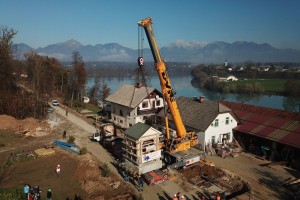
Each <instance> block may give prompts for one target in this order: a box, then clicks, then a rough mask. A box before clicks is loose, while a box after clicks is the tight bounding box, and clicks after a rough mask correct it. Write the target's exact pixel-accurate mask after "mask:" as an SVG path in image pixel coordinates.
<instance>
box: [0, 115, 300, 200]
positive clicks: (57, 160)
mask: <svg viewBox="0 0 300 200" xmlns="http://www.w3.org/2000/svg"><path fill="white" fill-rule="evenodd" d="M52 117H53V119H52V122H51V123H50V124H48V123H45V121H38V120H34V119H27V120H21V121H19V120H16V119H14V118H12V117H10V116H0V144H4V145H0V188H6V187H7V188H11V187H14V188H16V187H19V188H22V187H23V185H24V184H25V183H27V184H30V185H31V186H37V185H39V186H40V188H41V190H42V191H43V192H42V199H45V195H46V191H47V189H48V188H51V189H52V191H53V195H54V199H59V200H64V199H66V198H67V197H69V198H70V199H74V196H75V194H76V195H77V196H80V197H81V198H82V199H86V200H93V199H96V200H97V199H99V200H100V199H117V198H116V197H115V195H122V194H124V193H132V194H133V193H134V192H136V190H135V189H133V188H132V187H131V186H132V185H130V184H124V182H122V180H120V179H121V178H120V176H119V175H114V174H113V175H111V176H110V177H102V176H101V169H102V168H103V164H102V163H100V162H99V161H98V160H101V159H102V161H103V159H105V160H108V158H107V157H105V155H104V154H101V156H103V158H102V157H101V159H99V158H98V159H96V158H95V157H93V156H92V155H91V154H87V155H83V156H78V155H76V154H73V153H69V152H67V151H65V150H62V149H60V148H58V147H56V148H55V154H54V155H51V156H47V157H38V158H36V159H34V160H29V161H26V162H21V163H19V164H14V165H12V166H6V165H5V163H6V161H7V159H8V158H9V156H10V155H11V153H13V154H15V153H18V152H20V151H21V152H22V151H25V152H31V151H33V150H35V149H38V148H42V147H45V146H49V144H51V142H52V141H53V139H62V132H63V130H64V129H65V130H68V135H69V134H75V133H83V132H84V130H83V129H81V128H79V127H78V126H77V125H76V123H74V122H73V123H72V122H68V121H67V120H65V119H64V118H62V117H60V116H55V117H54V116H52ZM70 117H73V116H68V118H69V120H70ZM58 118H60V119H59V120H58ZM56 119H57V120H56ZM77 124H78V123H77ZM91 131H92V130H91ZM91 131H88V132H91ZM3 133H6V135H7V134H12V135H14V136H13V137H3ZM80 137H84V138H85V140H83V139H80ZM76 138H77V140H76V141H77V142H78V143H79V144H81V146H85V145H87V140H88V139H87V136H86V135H83V134H82V135H81V134H76ZM76 141H75V142H76ZM78 143H77V144H78ZM89 145H90V146H92V147H93V146H95V147H97V148H95V151H94V152H93V155H96V154H98V155H96V156H98V157H99V153H97V152H98V151H99V145H98V144H94V143H91V144H89ZM92 149H93V148H90V150H92ZM207 159H208V160H209V161H212V162H213V163H214V164H215V165H216V167H217V168H208V167H207V166H205V167H203V165H201V164H200V165H198V166H195V167H192V168H188V169H187V170H183V171H182V173H183V175H184V176H185V177H186V178H185V179H186V180H187V181H189V182H190V185H191V186H190V187H191V188H192V189H193V190H196V191H201V190H202V189H205V188H206V187H209V186H211V184H210V183H208V182H205V183H204V182H201V179H197V177H199V175H201V174H202V175H207V176H208V177H209V178H216V179H218V181H219V182H218V184H219V185H221V187H224V188H226V185H231V186H232V185H234V186H235V187H233V188H232V189H231V188H229V189H231V190H229V189H228V191H230V192H234V191H236V190H238V189H239V188H240V187H241V185H240V183H241V179H243V181H245V182H247V183H249V184H250V186H251V194H253V195H252V197H253V198H254V199H289V198H288V195H287V193H288V191H287V190H285V188H284V187H283V186H282V181H283V180H285V179H287V178H289V177H293V176H298V177H299V172H298V174H296V172H295V171H292V170H290V169H288V168H285V167H282V166H272V168H269V167H266V166H263V164H265V163H266V162H265V161H262V160H259V159H256V158H254V157H251V156H249V155H248V154H244V153H242V154H239V156H238V157H235V158H226V159H222V158H221V157H218V156H207ZM57 164H60V165H61V170H62V171H61V176H60V177H59V178H57V177H56V174H55V172H54V170H55V166H56V165H57ZM218 168H221V169H222V170H220V169H218ZM115 171H116V170H115ZM225 173H227V174H233V175H238V176H239V177H241V178H240V179H239V178H238V180H236V182H235V183H236V184H235V183H234V182H233V183H230V184H229V179H228V178H227V176H224V174H225ZM196 175H197V176H196ZM119 180H120V185H119V187H118V188H113V187H112V186H113V185H118V182H119ZM179 180H180V178H179V177H177V179H175V181H168V182H167V183H165V184H162V185H161V186H153V187H147V186H145V191H144V193H143V195H144V197H146V198H145V199H147V200H148V199H157V198H154V197H153V195H152V196H151V194H153V193H154V194H157V196H158V199H161V200H163V199H165V200H167V199H170V198H171V197H172V195H173V194H174V193H173V192H174V191H182V190H183V188H184V185H181V184H180V183H179V184H177V181H179ZM183 183H185V181H183ZM178 186H179V187H178ZM185 186H187V184H185ZM194 186H197V187H196V188H195V187H194ZM187 188H188V187H187ZM166 191H172V192H171V193H170V192H167V193H166ZM184 193H185V194H191V193H192V191H191V190H190V189H188V190H184ZM162 194H163V195H162ZM170 195H171V196H170ZM154 196H155V195H154ZM190 196H192V195H190ZM119 197H120V196H119ZM149 197H151V198H149ZM155 197H156V196H155ZM192 197H193V196H192ZM119 199H121V198H119ZM123 199H124V198H123ZM127 199H128V198H127ZM190 199H191V198H190ZM192 199H193V200H196V199H199V198H197V197H195V198H192ZM237 199H249V196H246V197H245V198H241V197H238V198H237Z"/></svg>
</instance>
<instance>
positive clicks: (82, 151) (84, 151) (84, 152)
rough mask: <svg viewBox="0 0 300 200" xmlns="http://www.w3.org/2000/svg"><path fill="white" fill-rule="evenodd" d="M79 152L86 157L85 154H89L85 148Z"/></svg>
mask: <svg viewBox="0 0 300 200" xmlns="http://www.w3.org/2000/svg"><path fill="white" fill-rule="evenodd" d="M79 152H80V155H84V154H86V153H87V149H86V148H85V147H82V148H81V149H80V150H79Z"/></svg>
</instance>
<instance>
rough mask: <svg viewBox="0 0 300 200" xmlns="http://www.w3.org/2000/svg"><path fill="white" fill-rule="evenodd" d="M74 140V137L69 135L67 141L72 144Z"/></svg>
mask: <svg viewBox="0 0 300 200" xmlns="http://www.w3.org/2000/svg"><path fill="white" fill-rule="evenodd" d="M74 142H75V137H73V136H72V135H71V136H70V137H69V140H68V143H71V144H74Z"/></svg>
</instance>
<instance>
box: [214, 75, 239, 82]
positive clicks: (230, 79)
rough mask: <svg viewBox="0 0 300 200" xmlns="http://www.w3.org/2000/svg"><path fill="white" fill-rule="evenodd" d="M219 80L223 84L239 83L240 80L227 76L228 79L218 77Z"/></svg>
mask: <svg viewBox="0 0 300 200" xmlns="http://www.w3.org/2000/svg"><path fill="white" fill-rule="evenodd" d="M216 78H218V80H219V81H221V82H229V81H237V80H238V78H236V77H235V76H232V75H231V76H227V77H216Z"/></svg>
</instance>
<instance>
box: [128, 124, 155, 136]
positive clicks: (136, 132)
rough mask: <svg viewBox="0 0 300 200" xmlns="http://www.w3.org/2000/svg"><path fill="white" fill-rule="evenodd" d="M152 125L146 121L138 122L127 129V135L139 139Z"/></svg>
mask: <svg viewBox="0 0 300 200" xmlns="http://www.w3.org/2000/svg"><path fill="white" fill-rule="evenodd" d="M150 128H151V127H150V126H149V125H147V124H144V123H141V122H139V123H136V124H134V125H133V126H132V127H130V128H128V129H126V131H125V135H127V136H129V137H131V138H133V139H136V140H138V139H139V138H140V137H142V135H144V133H146V132H147V131H148V130H149V129H150Z"/></svg>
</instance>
